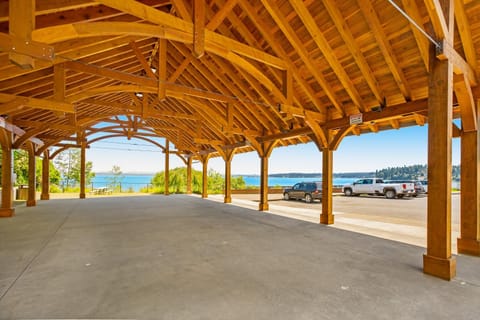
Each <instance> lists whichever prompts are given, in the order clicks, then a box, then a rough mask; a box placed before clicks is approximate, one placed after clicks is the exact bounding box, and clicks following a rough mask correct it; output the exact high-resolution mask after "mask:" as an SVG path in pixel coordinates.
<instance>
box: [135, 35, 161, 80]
mask: <svg viewBox="0 0 480 320" xmlns="http://www.w3.org/2000/svg"><path fill="white" fill-rule="evenodd" d="M130 47H131V48H132V50H133V53H134V54H135V56H136V57H137V59H138V61H139V62H140V65H141V66H142V69H143V71H145V73H146V75H147V76H148V77H149V78H152V79H157V76H156V75H155V73H154V72H153V71H152V67H151V64H149V63H148V61H147V59H145V56H144V55H143V54H142V52H141V51H140V48H139V47H138V45H137V43H136V42H135V41H130Z"/></svg>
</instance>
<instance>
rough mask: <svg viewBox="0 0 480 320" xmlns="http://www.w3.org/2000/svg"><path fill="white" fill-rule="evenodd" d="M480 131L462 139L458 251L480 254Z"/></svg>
mask: <svg viewBox="0 0 480 320" xmlns="http://www.w3.org/2000/svg"><path fill="white" fill-rule="evenodd" d="M479 134H480V131H473V132H463V133H462V136H461V139H462V145H461V170H460V172H461V179H460V181H461V188H460V189H461V193H460V197H461V198H460V238H458V240H457V246H458V252H459V253H464V254H470V255H475V256H480V193H479V192H480V172H479V168H480V167H479V160H480V145H479V142H480V139H479V138H480V137H479Z"/></svg>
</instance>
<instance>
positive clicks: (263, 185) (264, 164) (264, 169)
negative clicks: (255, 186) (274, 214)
mask: <svg viewBox="0 0 480 320" xmlns="http://www.w3.org/2000/svg"><path fill="white" fill-rule="evenodd" d="M260 161H261V163H260V203H259V204H258V210H260V211H267V210H268V208H269V206H268V156H262V157H260Z"/></svg>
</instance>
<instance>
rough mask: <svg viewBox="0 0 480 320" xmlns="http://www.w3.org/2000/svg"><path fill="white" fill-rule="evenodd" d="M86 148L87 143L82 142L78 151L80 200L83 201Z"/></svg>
mask: <svg viewBox="0 0 480 320" xmlns="http://www.w3.org/2000/svg"><path fill="white" fill-rule="evenodd" d="M86 147H87V143H86V142H85V141H82V147H81V150H80V199H85V178H86V150H85V149H86Z"/></svg>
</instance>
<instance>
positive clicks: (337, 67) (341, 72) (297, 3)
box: [290, 0, 381, 111]
mask: <svg viewBox="0 0 480 320" xmlns="http://www.w3.org/2000/svg"><path fill="white" fill-rule="evenodd" d="M290 4H291V5H292V7H293V8H294V10H295V11H296V13H297V14H298V16H299V17H300V19H301V20H302V21H303V24H304V25H305V27H306V28H307V30H308V32H309V33H310V35H311V36H312V38H313V40H314V41H315V43H316V44H317V47H318V48H319V49H320V51H321V52H322V54H323V56H324V57H325V59H326V60H327V61H328V64H329V65H330V67H331V68H332V70H333V71H334V72H335V75H336V77H337V78H338V80H339V81H340V82H341V83H342V85H343V87H344V88H345V90H346V91H347V93H348V95H349V96H350V98H351V99H352V101H353V103H354V104H355V105H356V106H357V107H358V109H360V111H365V105H364V103H363V101H362V98H361V97H360V94H359V93H358V90H357V88H355V85H354V84H353V82H352V80H351V79H350V77H349V76H348V74H347V72H346V71H345V69H344V68H343V66H342V65H341V63H340V61H339V60H338V59H337V57H336V56H335V54H334V53H333V52H334V51H333V49H332V47H331V46H330V44H329V43H328V41H327V39H326V38H325V36H324V35H323V32H322V31H321V30H320V28H319V27H318V25H317V23H316V22H315V19H314V18H313V17H312V15H311V14H310V11H309V10H308V9H307V6H306V5H305V4H304V3H303V1H302V0H290ZM379 101H381V100H379Z"/></svg>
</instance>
